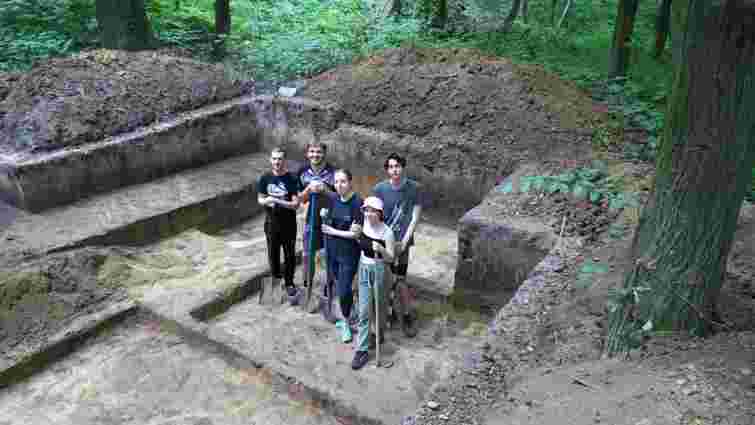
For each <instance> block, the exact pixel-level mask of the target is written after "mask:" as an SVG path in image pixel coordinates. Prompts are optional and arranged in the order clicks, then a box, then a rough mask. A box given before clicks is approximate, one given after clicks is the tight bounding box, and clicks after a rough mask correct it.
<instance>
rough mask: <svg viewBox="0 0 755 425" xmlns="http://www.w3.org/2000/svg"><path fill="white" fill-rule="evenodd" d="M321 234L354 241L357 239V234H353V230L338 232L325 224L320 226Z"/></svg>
mask: <svg viewBox="0 0 755 425" xmlns="http://www.w3.org/2000/svg"><path fill="white" fill-rule="evenodd" d="M352 229H353V227H352ZM322 232H323V233H324V234H326V235H330V236H337V237H339V238H344V239H356V238H358V237H359V234H358V233H356V232H354V231H353V230H338V229H334V228H333V227H331V226H328V225H327V224H323V225H322Z"/></svg>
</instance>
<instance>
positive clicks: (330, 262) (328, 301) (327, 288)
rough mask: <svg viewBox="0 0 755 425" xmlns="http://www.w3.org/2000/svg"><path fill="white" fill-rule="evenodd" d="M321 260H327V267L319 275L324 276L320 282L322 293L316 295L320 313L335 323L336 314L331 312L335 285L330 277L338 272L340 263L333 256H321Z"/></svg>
mask: <svg viewBox="0 0 755 425" xmlns="http://www.w3.org/2000/svg"><path fill="white" fill-rule="evenodd" d="M320 254H321V255H322V254H324V250H321V251H320ZM323 260H324V262H327V268H326V273H324V274H322V275H321V276H324V279H325V281H324V282H320V286H321V287H322V289H321V290H322V293H321V294H318V296H319V297H320V303H319V305H320V313H321V314H322V316H323V319H325V321H327V322H330V323H336V315H335V313H334V312H333V298H334V294H333V286H335V283H334V282H332V277H333V275H337V274H338V273H339V270H340V269H341V264H340V261H339V259H338V258H337V257H335V256H332V257H327V256H326V257H325V258H323Z"/></svg>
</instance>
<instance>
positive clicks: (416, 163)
mask: <svg viewBox="0 0 755 425" xmlns="http://www.w3.org/2000/svg"><path fill="white" fill-rule="evenodd" d="M267 101H268V102H270V103H269V105H270V106H269V110H267V112H266V113H267V115H268V116H270V117H271V118H270V119H272V117H274V116H278V115H282V113H280V114H279V113H278V112H277V111H278V110H282V111H286V110H289V109H292V108H294V107H295V106H294V105H295V103H294V102H311V101H306V100H302V99H301V98H276V99H268V100H267ZM327 108H335V106H332V105H329V106H327ZM329 110H330V109H329ZM331 114H332V113H331ZM259 115H261V114H258V116H259ZM329 123H331V124H332V123H336V124H338V125H337V128H334V129H333V131H332V132H329V133H320V134H313V133H312V132H309V131H302V129H305V127H303V126H296V127H292V128H291V129H286V128H285V127H284V126H281V125H278V126H276V128H275V131H276V136H277V137H263V138H262V142H263V146H264V149H265V150H270V149H272V148H273V147H274V146H278V145H283V146H286V147H287V149H288V150H289V152H293V153H294V154H297V155H300V156H302V157H303V155H304V150H305V147H306V145H307V143H309V142H311V141H312V140H315V139H319V140H320V141H322V142H323V143H324V144H325V145H326V146H328V159H329V161H330V162H332V163H333V164H336V165H338V166H340V167H345V168H349V169H350V170H351V171H352V172H353V174H354V175H355V176H360V177H369V176H377V177H381V178H382V177H383V176H385V170H384V168H383V162H384V161H385V158H386V157H387V156H388V154H390V153H391V152H397V153H399V154H401V155H403V156H405V157H406V158H407V169H406V174H407V175H408V176H409V177H411V178H414V179H416V180H417V181H419V182H421V183H422V184H423V185H424V186H425V188H426V191H427V194H428V199H427V201H428V203H427V206H428V207H429V208H434V209H442V210H443V211H444V214H445V215H448V216H453V217H455V218H458V217H461V215H462V214H464V212H466V211H467V210H468V209H470V208H472V207H474V206H475V205H477V204H478V203H479V202H480V201H481V200H482V199H483V198H484V197H485V195H486V194H487V192H488V191H489V190H490V189H491V188H492V187H493V186H494V185H495V183H496V179H497V178H498V176H502V175H503V176H505V175H508V174H509V173H511V172H512V171H513V170H514V167H515V166H516V161H514V160H511V161H507V162H506V163H503V164H501V165H500V166H499V167H498V169H496V170H491V169H488V168H486V167H482V166H479V165H476V164H473V163H469V160H467V159H465V158H466V157H467V155H466V154H464V153H463V152H462V151H461V150H460V149H458V148H446V149H438V148H436V147H435V146H433V145H432V144H431V143H429V142H428V141H426V140H424V139H423V138H421V137H416V136H411V135H404V134H395V133H388V132H384V131H379V130H375V129H371V128H367V127H362V126H358V125H352V124H349V123H347V122H346V118H343V119H338V120H331V121H329ZM290 155H291V154H289V156H290ZM441 157H443V158H448V157H455V158H457V159H458V161H456V162H453V163H449V164H447V165H448V166H437V165H431V164H438V163H439V161H440V160H441Z"/></svg>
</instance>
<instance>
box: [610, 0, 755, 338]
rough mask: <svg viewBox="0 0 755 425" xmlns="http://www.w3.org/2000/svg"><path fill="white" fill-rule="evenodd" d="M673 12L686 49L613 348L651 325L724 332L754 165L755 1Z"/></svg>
mask: <svg viewBox="0 0 755 425" xmlns="http://www.w3.org/2000/svg"><path fill="white" fill-rule="evenodd" d="M672 11H673V12H672V16H673V19H672V31H673V33H674V36H675V37H676V36H677V34H678V39H679V42H678V43H675V44H674V48H675V49H678V50H679V51H678V52H675V54H674V55H673V56H674V66H675V70H674V81H673V86H672V95H671V99H670V100H669V105H668V110H667V113H666V122H667V124H666V128H665V132H664V137H663V140H662V142H661V145H660V148H659V157H658V160H657V164H656V186H655V192H654V194H653V198H652V200H651V202H650V205H649V206H648V207H646V208H645V209H644V211H643V218H642V220H641V221H640V225H639V228H638V231H637V234H636V237H635V241H634V243H633V251H634V254H633V257H634V259H635V262H634V266H633V268H632V270H631V271H630V272H629V273H628V274H627V276H626V279H625V282H624V288H623V289H622V290H620V291H619V292H618V294H617V295H618V298H617V299H616V300H614V301H615V304H612V305H611V307H610V308H609V312H610V313H609V337H608V343H607V348H608V351H609V352H619V351H625V350H626V349H627V348H628V344H630V343H631V341H632V340H633V339H635V337H637V336H638V335H639V334H641V333H642V328H643V327H644V330H645V331H648V330H651V329H652V330H684V331H689V332H690V333H692V334H693V335H707V334H708V333H709V332H711V331H712V330H715V324H716V323H718V322H717V311H716V305H717V300H718V294H719V291H720V288H721V284H722V280H723V279H724V273H725V272H726V261H727V257H728V253H729V250H730V248H731V244H732V241H733V238H734V231H735V229H736V225H737V218H738V215H739V210H740V208H741V206H742V201H743V199H744V197H745V191H746V190H747V187H748V180H749V179H750V173H751V167H752V164H753V160H755V32H754V28H755V1H753V0H687V1H677V2H674V3H673V5H672ZM635 342H636V341H635Z"/></svg>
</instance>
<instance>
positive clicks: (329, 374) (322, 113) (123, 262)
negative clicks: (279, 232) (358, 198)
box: [5, 97, 548, 423]
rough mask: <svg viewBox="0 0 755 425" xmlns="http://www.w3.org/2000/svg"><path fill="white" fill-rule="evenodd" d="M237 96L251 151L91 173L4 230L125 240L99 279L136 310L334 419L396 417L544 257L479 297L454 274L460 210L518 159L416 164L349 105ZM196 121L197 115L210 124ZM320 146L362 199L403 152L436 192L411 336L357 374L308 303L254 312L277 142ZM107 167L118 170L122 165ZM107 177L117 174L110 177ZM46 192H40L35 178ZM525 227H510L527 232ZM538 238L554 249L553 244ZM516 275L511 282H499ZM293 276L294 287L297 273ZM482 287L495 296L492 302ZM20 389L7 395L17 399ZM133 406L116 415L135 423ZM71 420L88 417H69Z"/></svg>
mask: <svg viewBox="0 0 755 425" xmlns="http://www.w3.org/2000/svg"><path fill="white" fill-rule="evenodd" d="M233 102H235V103H233ZM233 102H232V103H233V104H234V105H236V106H234V108H236V109H234V111H235V112H234V114H236V115H234V114H230V115H229V116H233V117H235V118H234V120H235V121H232V122H231V124H232V123H234V122H240V121H243V120H242V119H240V118H239V117H238V116H237V115H238V114H243V113H247V114H249V115H248V118H249V120H250V121H251V122H253V123H254V131H253V137H252V138H251V139H248V147H249V149H256V151H254V152H252V153H249V152H245V151H240V152H241V153H243V155H237V156H235V157H232V158H229V159H224V160H220V161H215V162H213V163H210V164H207V165H203V166H200V167H194V168H191V167H189V166H188V165H186V166H187V167H189V168H188V169H185V170H183V171H180V172H176V173H172V174H169V175H165V176H163V177H160V178H159V179H153V180H150V181H148V182H145V183H141V184H133V182H131V183H132V184H129V185H128V186H125V187H120V188H117V189H114V190H112V191H110V192H107V193H101V192H99V191H98V190H99V189H98V188H97V187H95V186H91V185H89V183H88V182H92V181H94V180H96V179H89V178H88V177H87V178H85V179H83V180H81V182H83V183H82V184H83V186H82V188H81V190H80V191H79V192H77V194H76V196H78V197H79V198H78V200H74V201H71V202H72V203H71V202H69V201H66V202H69V203H67V204H66V203H64V204H62V205H56V206H54V207H52V208H48V209H45V210H44V211H41V212H39V213H30V212H29V211H18V217H17V218H15V219H14V221H13V222H12V223H10V225H9V226H8V227H7V228H6V229H5V230H6V233H5V234H6V235H12V242H13V247H14V252H23V250H24V249H27V250H30V251H32V252H34V253H36V254H39V255H44V254H45V253H48V252H51V251H61V250H68V249H73V248H75V247H78V246H83V245H113V244H117V245H129V248H128V250H127V251H128V252H127V253H124V254H123V255H111V256H109V257H108V258H106V259H105V260H104V261H103V264H102V266H101V267H100V270H99V276H98V278H100V279H101V280H102V283H103V284H113V285H120V286H121V287H123V288H125V290H126V292H127V293H128V294H129V297H130V298H131V299H133V300H134V301H135V302H136V303H138V304H139V306H140V308H141V309H142V310H143V311H145V312H149V314H150V315H154V317H155V318H156V319H155V320H157V321H158V322H160V323H161V324H162V325H164V326H167V327H168V328H170V329H171V330H173V331H175V333H176V334H178V335H180V336H181V338H185V339H186V340H187V341H192V342H193V343H195V345H196V346H199V347H205V348H206V349H209V350H210V351H212V352H215V353H220V355H221V357H223V358H225V359H231V360H233V361H235V362H241V363H242V364H247V365H249V367H253V368H255V370H265V371H268V372H265V373H269V374H270V375H271V376H276V377H280V379H283V380H284V381H286V382H289V383H291V384H292V385H296V386H297V388H300V392H303V393H305V394H308V395H307V397H308V399H310V400H316V401H317V403H319V406H320V407H322V408H323V409H325V410H327V411H328V412H330V413H332V414H333V415H336V416H342V417H347V418H351V419H353V420H354V421H355V423H398V422H399V421H400V420H401V419H402V418H404V417H405V416H409V415H412V414H413V412H414V410H415V409H416V407H417V406H418V405H419V404H421V403H422V401H423V400H424V398H425V397H426V395H428V394H430V393H431V392H432V391H433V388H434V387H435V386H436V385H439V384H441V383H443V382H447V381H448V380H449V379H450V378H451V376H452V375H453V374H455V373H458V371H459V370H460V369H463V368H465V367H471V366H473V365H475V364H477V363H478V362H479V361H480V353H479V352H478V351H474V350H476V348H475V347H476V346H477V345H478V344H479V343H481V342H482V341H483V339H484V337H485V335H486V334H487V332H488V324H489V321H490V319H491V318H492V316H493V313H494V310H495V308H497V307H499V306H500V305H502V304H504V303H505V302H506V301H507V300H508V298H506V297H499V296H498V295H499V294H500V292H496V291H498V290H499V289H500V287H503V288H505V290H506V291H507V292H506V293H507V294H508V295H507V296H509V295H510V293H513V291H515V290H516V287H517V286H518V284H519V283H521V280H520V278H521V279H523V278H524V276H525V275H526V272H527V270H525V268H526V267H527V266H530V263H531V262H533V261H535V260H537V258H535V257H536V256H533V257H532V258H529V257H528V260H527V261H526V262H525V263H526V264H524V263H523V264H518V263H517V264H516V265H515V267H516V270H521V271H519V272H517V273H514V274H511V273H508V272H504V273H502V274H501V273H499V274H488V275H486V276H487V277H486V278H488V279H490V281H489V282H488V286H487V287H482V288H480V287H477V286H474V285H471V286H470V287H471V288H472V289H474V290H477V291H478V292H474V291H471V292H470V291H466V292H465V291H464V289H465V287H464V285H466V284H467V282H468V279H467V276H466V275H467V274H468V273H461V274H460V273H459V271H458V267H459V266H458V264H459V250H460V248H461V247H460V246H459V237H458V235H457V220H459V218H460V217H462V216H463V215H464V214H465V212H466V211H468V210H469V209H470V208H473V207H475V206H476V205H478V204H479V203H480V201H481V200H483V199H485V197H486V196H487V194H488V192H489V190H490V189H491V188H492V187H493V186H494V184H495V181H496V179H497V175H499V174H500V173H503V175H508V174H510V172H512V171H513V169H509V168H507V167H509V166H510V164H508V165H505V166H504V167H503V168H502V169H500V170H495V171H485V170H483V169H481V168H480V167H473V166H472V167H468V168H464V167H457V168H454V169H442V168H427V167H422V166H421V164H422V158H423V157H424V156H426V155H429V154H432V152H433V149H432V147H431V146H430V145H429V144H425V143H420V142H421V140H420V142H417V140H419V138H416V137H415V138H414V139H416V140H413V141H412V140H408V138H407V137H404V136H400V135H395V134H390V133H387V132H382V131H378V130H372V129H367V128H363V127H359V126H355V125H352V124H350V123H347V122H342V121H343V116H342V114H341V112H339V110H338V108H337V107H335V106H333V105H322V104H319V103H317V102H314V101H311V100H307V99H300V98H292V99H282V98H270V97H253V98H245V99H243V100H236V101H233ZM200 115H201V114H200ZM200 115H198V116H197V119H198V120H202V119H209V118H208V117H206V116H200ZM216 118H217V117H216ZM213 119H215V118H213ZM229 125H230V124H229ZM245 125H248V124H245ZM169 127H170V126H168V127H166V128H169ZM195 127H197V128H206V127H202V125H199V124H196V125H195ZM232 130H233V129H229V130H228V131H232ZM166 131H167V130H166ZM155 137H156V136H155ZM237 140H242V139H237ZM313 140H321V141H322V142H324V143H325V144H326V145H327V146H328V157H329V160H330V161H331V163H332V164H333V165H334V166H336V167H347V168H350V169H351V170H352V171H353V172H354V174H355V178H354V186H355V189H356V190H357V191H358V192H360V193H361V194H362V195H363V196H367V195H368V194H369V193H370V191H371V188H372V187H373V186H374V184H375V183H376V182H377V181H378V180H380V179H382V178H383V177H382V176H384V170H383V168H382V166H383V160H384V158H385V156H386V155H387V154H388V153H390V152H394V151H395V152H399V153H401V154H403V155H405V156H406V157H407V158H408V159H409V163H410V165H409V167H408V168H407V170H406V171H407V174H408V175H409V176H410V177H412V178H415V179H417V180H418V181H419V182H420V183H421V184H422V185H423V187H424V189H425V190H426V193H427V195H428V198H429V202H428V203H427V205H426V207H427V208H426V210H425V213H424V214H423V220H422V222H421V224H420V226H419V228H418V230H417V232H418V233H417V235H416V238H415V239H416V246H415V247H414V248H413V250H412V251H411V255H412V257H411V261H410V268H409V276H408V281H409V283H410V284H411V286H412V287H413V288H415V290H416V295H417V297H418V300H419V303H418V306H417V307H418V313H419V325H418V328H419V334H418V335H417V336H416V337H415V338H413V339H407V338H405V337H404V336H403V334H402V333H401V331H400V330H399V329H391V330H389V331H388V335H387V342H386V345H385V347H384V350H383V354H384V356H385V358H386V359H387V360H391V361H392V362H393V367H392V368H389V369H376V368H374V359H372V360H371V362H370V363H369V364H368V367H367V368H366V369H364V370H361V371H357V372H354V371H352V370H351V368H350V361H351V358H352V357H353V346H352V345H349V344H343V343H341V342H340V341H339V339H338V335H337V333H336V329H335V327H334V326H333V325H331V324H330V323H327V322H325V321H324V320H322V319H321V318H320V317H319V316H317V315H312V314H310V313H307V312H305V311H304V310H303V309H301V308H300V307H292V306H288V305H283V306H274V307H272V306H260V305H259V304H258V303H257V302H256V297H255V295H256V294H257V293H258V291H259V288H260V286H261V282H262V279H264V278H265V277H266V276H267V275H269V268H268V266H267V255H266V246H265V237H264V234H263V224H262V221H263V220H264V218H263V217H262V215H261V212H262V209H261V207H260V206H259V205H258V204H257V203H256V197H257V193H256V185H255V182H256V180H257V178H259V176H260V175H262V174H263V173H264V172H266V171H267V170H268V169H269V162H268V152H269V150H270V149H272V147H274V146H284V147H286V149H287V151H288V155H289V159H290V160H291V164H290V166H291V169H295V168H296V165H297V164H296V163H295V162H294V160H296V159H299V158H303V154H304V149H305V146H306V145H307V143H309V142H311V141H313ZM415 142H416V143H415ZM244 143H247V142H244ZM210 145H211V146H212V144H210ZM124 146H125V145H124ZM78 149H86V147H84V148H81V147H79V148H78ZM100 153H101V154H102V155H104V157H107V155H109V154H108V153H107V151H100ZM59 154H60V155H63V154H64V153H59ZM70 154H71V155H74V152H73V151H71V153H70ZM98 154H99V153H92V155H94V156H95V157H96V156H97V155H98ZM219 155H220V153H219ZM63 163H64V162H63ZM63 163H55V162H47V163H46V166H49V167H52V168H49V170H57V171H55V172H56V173H57V172H62V173H65V170H64V169H63V168H60V169H57V168H55V167H59V166H61V167H62V165H61V164H63ZM83 164H84V163H82V166H83ZM511 164H513V162H512V163H511ZM158 168H159V167H158ZM98 169H100V168H98ZM101 170H105V168H101ZM165 170H167V169H163V171H165ZM51 172H52V171H51ZM114 172H115V173H116V174H117V169H114ZM166 172H167V171H166ZM158 174H159V173H158ZM18 175H19V174H18V173H16V174H13V176H18ZM57 175H62V174H57ZM114 176H115V174H114V175H113V176H110V177H109V178H112V179H114V180H113V181H117V180H118V179H117V178H116V177H117V176H115V177H114ZM14 178H15V177H14ZM103 178H104V177H103ZM126 183H129V182H128V181H125V182H124V184H126ZM87 185H89V186H87ZM111 189H112V188H111ZM40 190H41V191H43V190H45V189H44V187H43V186H40ZM37 196H39V197H40V199H43V198H44V196H46V195H45V194H44V193H42V192H39V193H38V194H37ZM21 206H23V205H21ZM29 209H32V208H29ZM303 214H304V212H303V211H300V214H299V221H300V224H299V225H300V230H299V232H298V234H299V241H297V247H300V246H301V245H302V244H301V237H302V233H303V232H302V231H301V225H302V223H301V221H302V219H303ZM512 226H516V223H515V224H512ZM198 229H201V231H200V230H198ZM526 233H527V232H526V231H525V232H524V233H521V234H520V233H516V235H517V237H522V238H526V237H527V235H526ZM9 240H10V239H9ZM541 248H542V249H544V250H547V249H548V247H547V244H545V245H543V246H542V247H541ZM538 255H539V251H538ZM543 255H544V254H543ZM486 256H487V257H485V258H484V261H485V262H488V263H489V262H491V261H493V262H494V261H509V260H511V258H507V257H505V256H504V257H502V256H500V252H497V251H496V250H495V249H491V250H489V251H488V252H486ZM470 258H472V262H473V263H474V261H478V260H477V259H475V258H474V257H465V259H466V260H469V259H470ZM156 259H157V260H156ZM165 261H167V262H168V263H165ZM161 262H162V263H161ZM531 266H534V264H532V265H531ZM465 267H472V269H471V270H474V267H475V266H474V264H471V265H470V264H468V263H467V264H465ZM297 273H300V269H299V270H298V271H297ZM509 278H510V280H511V281H510V282H509V281H507V282H503V281H502V280H503V279H509ZM465 279H467V280H465ZM296 281H297V282H301V277H300V276H299V275H297V279H296ZM485 291H488V292H490V293H492V294H494V295H495V297H496V299H495V300H493V301H491V300H490V299H489V298H490V297H488V298H485V296H484V295H485ZM459 294H462V295H463V297H462V296H460V295H459ZM470 294H471V295H470ZM458 300H461V301H463V302H460V303H459V302H456V301H458ZM483 300H484V301H485V302H482V301H483ZM463 306H471V307H474V308H465V307H463ZM127 328H128V327H125V328H123V329H127ZM119 329H120V328H119ZM129 329H130V328H129ZM129 332H130V331H129ZM93 341H100V340H97V339H95V340H93ZM92 344H93V346H97V345H98V344H99V342H93V343H92ZM171 344H172V343H171ZM207 347H209V348H207ZM87 349H88V348H85V349H84V350H87ZM156 350H157V348H156ZM158 351H159V350H158ZM80 352H83V351H76V352H74V354H73V356H74V357H75V356H77V355H78V354H77V353H80ZM234 359H235V360H234ZM47 361H48V362H49V363H51V365H50V368H51V369H52V370H55V368H56V367H57V366H56V365H57V364H62V363H57V362H58V361H60V362H66V361H68V359H67V358H63V359H62V360H60V359H57V358H48V359H47ZM197 367H201V366H197ZM47 370H48V369H45V370H42V371H40V372H39V373H37V374H36V375H34V376H32V377H31V378H30V379H29V380H28V381H26V382H21V383H19V384H18V385H21V386H23V385H31V384H28V383H31V382H34V380H35V379H41V378H37V377H38V376H42V375H44V374H45V373H48V372H47ZM14 388H22V387H18V386H16V387H14ZM15 393H16V391H15V390H12V391H11V393H10V396H11V397H14V394H15ZM51 397H52V398H50V399H48V400H47V401H50V400H52V401H50V402H53V401H54V400H56V399H55V397H57V396H51ZM9 400H10V399H9ZM47 401H45V402H47ZM145 406H147V407H146V408H150V407H149V406H152V405H151V404H147V405H145ZM237 407H238V406H237ZM239 409H240V410H242V411H243V410H244V409H245V408H242V407H239ZM239 409H237V410H239ZM29 414H30V415H34V414H37V413H34V412H33V411H30V412H29ZM128 414H129V413H126V414H124V415H126V416H123V418H124V419H116V420H114V421H115V422H117V423H129V422H128V419H126V418H127V415H128ZM177 415H178V413H177ZM181 415H184V413H181ZM185 415H189V416H191V415H194V416H191V417H192V418H194V417H197V418H199V419H197V420H198V421H199V423H201V421H202V420H203V419H201V418H202V417H201V415H199V414H194V413H185ZM189 416H187V417H189ZM210 416H211V415H210ZM66 420H68V421H69V423H80V422H77V419H76V418H75V417H73V416H71V417H69V419H66ZM66 420H62V423H66ZM85 420H91V421H93V422H94V421H95V420H94V419H86V418H85ZM318 420H319V419H318ZM119 421H120V422H119ZM274 422H275V421H273V422H272V423H274ZM84 423H85V422H84ZM293 423H295V421H294V422H293Z"/></svg>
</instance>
